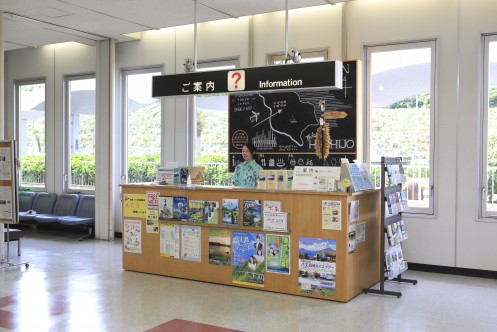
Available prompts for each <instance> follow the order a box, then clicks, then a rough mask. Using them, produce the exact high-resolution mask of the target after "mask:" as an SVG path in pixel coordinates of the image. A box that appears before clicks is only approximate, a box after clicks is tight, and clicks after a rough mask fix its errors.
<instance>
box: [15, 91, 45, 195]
mask: <svg viewBox="0 0 497 332" xmlns="http://www.w3.org/2000/svg"><path fill="white" fill-rule="evenodd" d="M17 96H18V104H17V107H18V111H19V112H18V113H19V137H18V141H19V159H20V160H21V180H20V183H21V186H23V187H29V188H33V189H39V190H44V189H45V83H33V84H29V83H23V84H18V85H17Z"/></svg>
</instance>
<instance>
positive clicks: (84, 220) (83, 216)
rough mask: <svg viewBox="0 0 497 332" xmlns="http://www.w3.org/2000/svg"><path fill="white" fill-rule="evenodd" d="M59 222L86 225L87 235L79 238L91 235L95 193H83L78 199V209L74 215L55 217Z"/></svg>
mask: <svg viewBox="0 0 497 332" xmlns="http://www.w3.org/2000/svg"><path fill="white" fill-rule="evenodd" d="M57 222H58V223H59V224H62V225H65V226H82V227H88V229H89V235H88V236H85V237H83V238H81V239H80V240H82V239H84V238H86V237H91V236H92V235H93V234H92V231H93V226H94V225H95V195H83V196H81V197H80V199H79V203H78V209H77V210H76V215H74V216H64V217H60V218H59V219H57Z"/></svg>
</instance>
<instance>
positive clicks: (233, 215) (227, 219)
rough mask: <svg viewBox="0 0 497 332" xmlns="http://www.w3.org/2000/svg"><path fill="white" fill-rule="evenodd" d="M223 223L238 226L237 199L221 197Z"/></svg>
mask: <svg viewBox="0 0 497 332" xmlns="http://www.w3.org/2000/svg"><path fill="white" fill-rule="evenodd" d="M222 209H223V210H222V211H223V225H229V226H238V212H239V211H238V199H237V198H223V206H222Z"/></svg>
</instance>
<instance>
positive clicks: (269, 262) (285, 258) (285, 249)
mask: <svg viewBox="0 0 497 332" xmlns="http://www.w3.org/2000/svg"><path fill="white" fill-rule="evenodd" d="M266 272H270V273H280V274H290V236H288V235H279V234H277V235H276V234H267V235H266Z"/></svg>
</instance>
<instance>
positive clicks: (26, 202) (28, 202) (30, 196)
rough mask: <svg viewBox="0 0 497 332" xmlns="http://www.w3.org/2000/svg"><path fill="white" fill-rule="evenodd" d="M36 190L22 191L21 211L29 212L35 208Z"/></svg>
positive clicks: (20, 198) (20, 193)
mask: <svg viewBox="0 0 497 332" xmlns="http://www.w3.org/2000/svg"><path fill="white" fill-rule="evenodd" d="M36 194H37V193H36V192H33V191H20V192H19V196H18V202H19V212H27V211H29V210H31V209H32V208H33V203H34V201H35V197H36Z"/></svg>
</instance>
